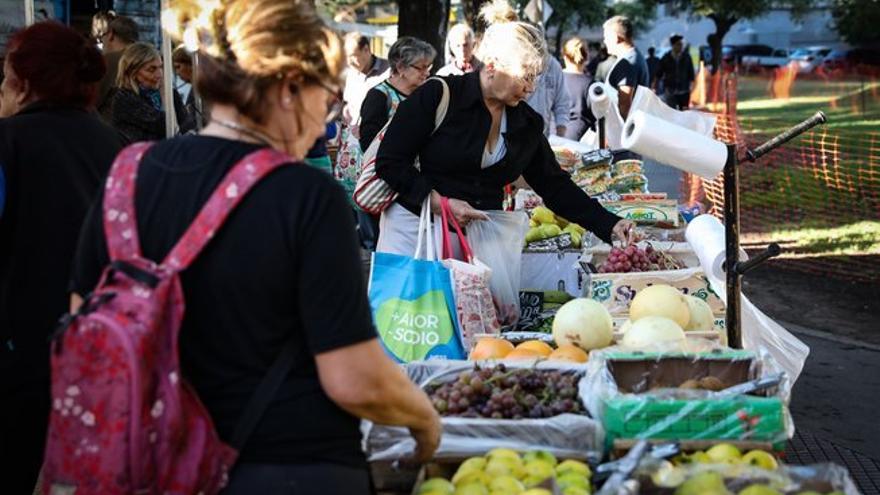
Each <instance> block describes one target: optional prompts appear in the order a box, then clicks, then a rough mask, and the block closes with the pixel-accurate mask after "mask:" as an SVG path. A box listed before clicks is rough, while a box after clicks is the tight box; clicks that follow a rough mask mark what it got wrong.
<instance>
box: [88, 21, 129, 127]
mask: <svg viewBox="0 0 880 495" xmlns="http://www.w3.org/2000/svg"><path fill="white" fill-rule="evenodd" d="M137 41H138V25H137V23H135V22H134V21H133V20H131V19H130V18H128V17H125V16H115V17H113V19H112V20H110V22H109V23H108V24H107V30H106V31H104V32H101V33H99V34H98V43H100V44H101V46H102V47H103V51H104V61H105V62H106V65H107V72H106V73H105V74H104V77H103V78H102V79H101V85H100V86H99V89H98V101H97V104H96V105H95V106H96V108H97V110H98V113H99V114H100V115H101V117H102V118H103V119H104V121H105V122H107V123H108V124H109V123H110V122H112V120H113V116H112V112H113V96H114V95H115V94H116V78H117V76H118V74H119V59H120V58H122V52H123V51H125V49H126V48H128V47H129V46H130V45H131V44H132V43H137Z"/></svg>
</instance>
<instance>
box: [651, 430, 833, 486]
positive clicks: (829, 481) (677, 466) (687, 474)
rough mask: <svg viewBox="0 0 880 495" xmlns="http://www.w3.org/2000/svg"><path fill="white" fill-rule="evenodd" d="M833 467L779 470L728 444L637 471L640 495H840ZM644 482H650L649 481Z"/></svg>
mask: <svg viewBox="0 0 880 495" xmlns="http://www.w3.org/2000/svg"><path fill="white" fill-rule="evenodd" d="M840 469H841V468H839V467H838V466H833V465H816V466H799V467H789V466H785V465H783V464H781V463H779V461H777V459H776V457H775V456H773V455H772V454H770V453H769V452H765V451H763V450H750V451H748V452H746V453H745V454H743V453H742V452H741V451H740V449H739V448H737V447H736V446H735V445H733V444H730V443H720V444H717V445H714V446H713V447H711V448H709V449H706V450H705V451H697V452H694V453H691V454H681V455H679V456H677V457H675V458H673V459H672V462H669V461H660V462H659V463H653V464H651V466H650V468H647V469H641V477H642V478H643V490H642V491H643V492H645V493H658V494H667V493H668V494H672V495H698V494H699V495H817V494H826V495H843V493H844V490H842V489H841V488H843V486H840V485H846V483H845V482H842V481H843V480H845V479H846V478H847V476H846V475H845V474H843V473H841V472H840ZM646 478H650V482H648V481H647V479H646Z"/></svg>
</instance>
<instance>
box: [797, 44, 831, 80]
mask: <svg viewBox="0 0 880 495" xmlns="http://www.w3.org/2000/svg"><path fill="white" fill-rule="evenodd" d="M830 53H831V48H828V47H827V46H811V47H808V48H798V49H797V50H795V51H793V52H792V53H791V60H792V62H794V63H795V65H796V66H797V68H798V73H800V74H810V73H812V72H813V71H815V70H816V69H817V68H818V67H819V66H821V65H822V61H823V60H825V57H827V56H828V54H830Z"/></svg>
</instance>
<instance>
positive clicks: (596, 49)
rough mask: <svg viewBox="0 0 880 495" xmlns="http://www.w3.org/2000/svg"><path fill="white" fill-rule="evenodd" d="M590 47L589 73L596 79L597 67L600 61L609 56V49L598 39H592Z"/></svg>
mask: <svg viewBox="0 0 880 495" xmlns="http://www.w3.org/2000/svg"><path fill="white" fill-rule="evenodd" d="M589 48H590V61H589V62H587V75H589V76H590V77H592V78H593V79H594V80H596V67H598V66H599V62H602V61H603V60H605V59H606V58H608V51H607V50H605V47H603V46H602V43H599V42H597V41H591V42H590V44H589Z"/></svg>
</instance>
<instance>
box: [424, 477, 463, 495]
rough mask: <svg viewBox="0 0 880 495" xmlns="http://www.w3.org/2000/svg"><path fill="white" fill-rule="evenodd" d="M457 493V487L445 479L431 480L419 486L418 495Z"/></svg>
mask: <svg viewBox="0 0 880 495" xmlns="http://www.w3.org/2000/svg"><path fill="white" fill-rule="evenodd" d="M454 492H455V485H453V484H452V483H450V482H449V481H448V480H445V479H443V478H431V479H429V480H427V481H425V482H424V483H422V484H421V485H419V491H418V492H417V493H418V495H426V494H443V495H452V494H453V493H454Z"/></svg>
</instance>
